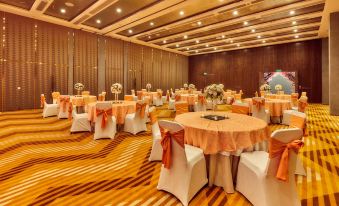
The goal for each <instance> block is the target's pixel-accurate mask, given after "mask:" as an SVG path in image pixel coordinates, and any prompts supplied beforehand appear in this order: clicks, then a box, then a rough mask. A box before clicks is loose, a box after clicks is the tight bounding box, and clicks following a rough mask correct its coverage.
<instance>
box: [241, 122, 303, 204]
mask: <svg viewBox="0 0 339 206" xmlns="http://www.w3.org/2000/svg"><path fill="white" fill-rule="evenodd" d="M302 135H303V134H302V131H301V130H300V129H298V128H292V129H281V130H276V131H274V132H273V133H272V135H271V139H270V154H268V153H267V152H264V151H254V152H245V153H242V154H241V158H240V163H239V167H238V175H237V185H236V189H237V191H239V192H240V193H242V194H243V195H244V196H245V197H246V198H247V199H248V200H249V201H250V202H251V203H252V204H253V205H254V206H272V205H274V206H285V205H289V206H300V205H301V204H300V200H299V198H298V194H297V190H296V185H295V175H294V172H295V167H296V159H297V151H298V150H299V148H300V147H301V146H302V141H301V140H300V139H301V137H302ZM278 146H280V148H279V149H281V148H282V149H284V148H285V152H286V153H285V154H284V155H288V157H287V158H288V160H287V162H286V163H287V165H285V164H283V163H284V161H281V162H280V159H281V156H282V154H283V153H282V152H283V150H278V149H277V148H278ZM289 148H291V150H289ZM277 150H278V151H277ZM278 167H279V168H280V169H282V168H287V171H286V172H287V174H286V173H284V172H281V170H278ZM278 178H279V179H278Z"/></svg>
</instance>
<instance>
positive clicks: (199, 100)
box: [198, 95, 206, 105]
mask: <svg viewBox="0 0 339 206" xmlns="http://www.w3.org/2000/svg"><path fill="white" fill-rule="evenodd" d="M198 102H199V103H200V104H202V105H205V104H206V98H205V96H204V95H199V96H198Z"/></svg>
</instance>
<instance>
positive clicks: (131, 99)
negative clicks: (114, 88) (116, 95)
mask: <svg viewBox="0 0 339 206" xmlns="http://www.w3.org/2000/svg"><path fill="white" fill-rule="evenodd" d="M124 100H125V101H133V96H130V95H128V96H127V95H125V96H124Z"/></svg>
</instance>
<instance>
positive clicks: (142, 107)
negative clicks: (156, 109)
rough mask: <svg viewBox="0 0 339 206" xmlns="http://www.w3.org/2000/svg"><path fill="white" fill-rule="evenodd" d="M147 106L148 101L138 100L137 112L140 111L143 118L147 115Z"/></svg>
mask: <svg viewBox="0 0 339 206" xmlns="http://www.w3.org/2000/svg"><path fill="white" fill-rule="evenodd" d="M146 106H147V103H141V102H137V104H136V112H139V113H140V117H141V118H144V117H145V112H146Z"/></svg>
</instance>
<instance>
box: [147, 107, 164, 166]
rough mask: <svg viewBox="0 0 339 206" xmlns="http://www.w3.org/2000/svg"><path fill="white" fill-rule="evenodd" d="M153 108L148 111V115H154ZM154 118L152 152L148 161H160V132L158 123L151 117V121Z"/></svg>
mask: <svg viewBox="0 0 339 206" xmlns="http://www.w3.org/2000/svg"><path fill="white" fill-rule="evenodd" d="M155 110H156V108H155V107H151V108H150V109H149V114H150V115H155V113H154V112H155ZM152 118H154V119H155V121H154V122H152V120H151V123H152V137H153V144H152V150H151V154H150V156H149V161H161V159H162V147H161V143H160V142H161V132H160V128H159V123H158V121H157V120H156V117H151V119H152Z"/></svg>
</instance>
